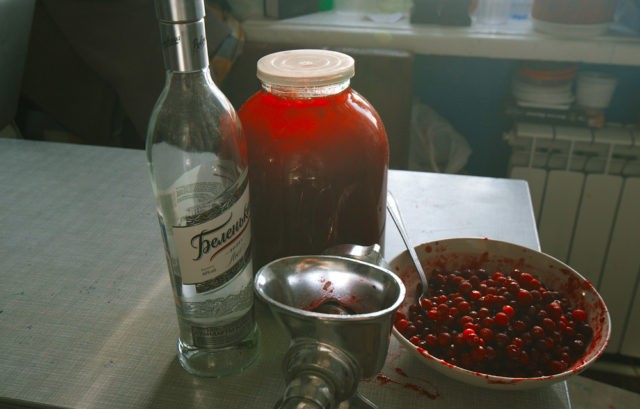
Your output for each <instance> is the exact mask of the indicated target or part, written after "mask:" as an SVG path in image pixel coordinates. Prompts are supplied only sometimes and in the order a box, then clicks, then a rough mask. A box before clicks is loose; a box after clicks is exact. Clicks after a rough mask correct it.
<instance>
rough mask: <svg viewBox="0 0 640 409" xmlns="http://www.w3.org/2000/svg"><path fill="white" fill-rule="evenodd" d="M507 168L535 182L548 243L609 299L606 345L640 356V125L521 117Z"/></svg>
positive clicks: (535, 201)
mask: <svg viewBox="0 0 640 409" xmlns="http://www.w3.org/2000/svg"><path fill="white" fill-rule="evenodd" d="M505 140H507V142H508V143H509V145H510V146H511V149H512V154H511V158H510V162H509V176H510V177H511V178H513V179H524V180H526V181H528V182H529V189H530V191H531V198H532V201H533V206H534V212H535V217H536V221H537V224H538V233H539V237H540V245H541V247H542V251H544V252H545V253H548V254H550V255H552V256H554V257H556V258H558V259H560V260H562V261H564V262H566V263H567V264H569V265H570V266H572V267H573V268H575V269H576V270H577V271H578V272H580V273H581V274H582V275H583V276H585V277H586V278H587V279H589V280H590V281H591V282H592V283H593V285H594V286H595V287H596V288H597V289H598V291H599V292H600V294H601V295H602V297H603V298H604V300H605V303H606V304H607V306H608V307H609V312H610V314H611V320H612V334H611V340H610V343H609V347H608V349H607V353H614V354H622V355H625V356H633V357H640V132H639V131H638V130H637V129H635V130H634V129H631V128H624V127H611V126H609V127H607V128H603V129H590V128H580V127H566V126H552V125H543V124H530V123H518V124H516V126H515V128H514V129H513V131H511V132H509V133H508V134H506V135H505Z"/></svg>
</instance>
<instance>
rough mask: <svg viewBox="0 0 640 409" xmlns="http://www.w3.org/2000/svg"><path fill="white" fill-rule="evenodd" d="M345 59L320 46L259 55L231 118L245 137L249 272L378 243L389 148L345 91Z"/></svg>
mask: <svg viewBox="0 0 640 409" xmlns="http://www.w3.org/2000/svg"><path fill="white" fill-rule="evenodd" d="M354 74H355V63H354V59H353V58H352V57H351V56H349V55H346V54H344V53H340V52H335V51H329V50H289V51H282V52H278V53H274V54H269V55H267V56H265V57H262V58H261V59H260V60H259V61H258V64H257V77H258V79H259V80H260V81H261V84H262V87H261V89H260V90H259V91H258V92H257V93H256V94H254V95H253V96H252V97H250V98H249V99H248V100H247V101H246V102H245V103H244V104H243V105H242V107H241V108H240V110H239V111H238V114H239V116H240V120H241V122H242V124H243V127H244V130H245V135H246V138H247V150H248V162H249V178H250V193H251V212H252V230H253V235H254V236H253V237H254V268H256V269H258V268H260V267H261V266H263V265H264V264H266V263H268V262H269V261H272V260H274V259H276V258H280V257H285V256H290V255H302V254H319V253H321V252H322V251H324V250H325V249H327V248H329V247H332V246H334V245H339V244H360V245H371V244H375V243H378V244H381V245H383V240H384V228H385V220H386V191H387V171H388V166H389V144H388V140H387V134H386V131H385V128H384V125H383V123H382V120H381V119H380V116H379V115H378V113H377V112H376V110H375V109H374V108H373V106H372V105H371V104H370V103H369V102H368V101H367V100H366V99H365V98H364V97H363V96H361V95H360V94H359V93H357V92H356V91H355V90H353V89H352V88H351V85H350V84H351V78H352V77H353V76H354Z"/></svg>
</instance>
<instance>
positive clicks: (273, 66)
mask: <svg viewBox="0 0 640 409" xmlns="http://www.w3.org/2000/svg"><path fill="white" fill-rule="evenodd" d="M354 74H355V62H354V60H353V58H352V57H350V56H348V55H346V54H343V53H339V52H337V51H329V50H307V49H302V50H289V51H281V52H277V53H273V54H269V55H266V56H264V57H262V58H260V60H258V73H257V76H258V79H259V80H260V81H262V82H263V83H266V84H270V85H274V86H290V87H301V86H323V85H330V84H337V83H340V82H343V81H346V80H348V79H350V78H351V77H353V75H354Z"/></svg>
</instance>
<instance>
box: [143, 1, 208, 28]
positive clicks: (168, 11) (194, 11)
mask: <svg viewBox="0 0 640 409" xmlns="http://www.w3.org/2000/svg"><path fill="white" fill-rule="evenodd" d="M155 5H156V16H157V18H158V20H160V21H162V22H165V23H184V22H189V21H198V20H200V19H203V18H204V14H205V13H204V1H203V0H190V1H185V0H155Z"/></svg>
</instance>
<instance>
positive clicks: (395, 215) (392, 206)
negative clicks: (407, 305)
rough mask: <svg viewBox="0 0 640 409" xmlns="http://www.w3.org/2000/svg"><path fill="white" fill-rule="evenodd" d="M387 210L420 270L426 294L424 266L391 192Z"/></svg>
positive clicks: (388, 197) (423, 290)
mask: <svg viewBox="0 0 640 409" xmlns="http://www.w3.org/2000/svg"><path fill="white" fill-rule="evenodd" d="M387 210H388V211H389V214H390V215H391V218H392V219H393V222H394V223H395V224H396V227H397V228H398V231H399V232H400V237H402V241H404V244H405V246H406V247H407V250H408V251H409V255H410V256H411V260H412V261H413V264H414V265H415V267H416V270H418V274H419V275H420V281H421V282H422V292H423V293H426V291H427V276H426V274H425V273H424V270H423V269H422V264H420V260H419V259H418V255H417V254H416V251H415V249H414V248H413V245H412V244H411V242H410V241H409V235H408V234H407V231H406V229H405V227H404V222H403V221H402V215H401V214H400V208H399V207H398V202H396V198H395V197H393V195H392V194H391V192H390V191H387Z"/></svg>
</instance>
